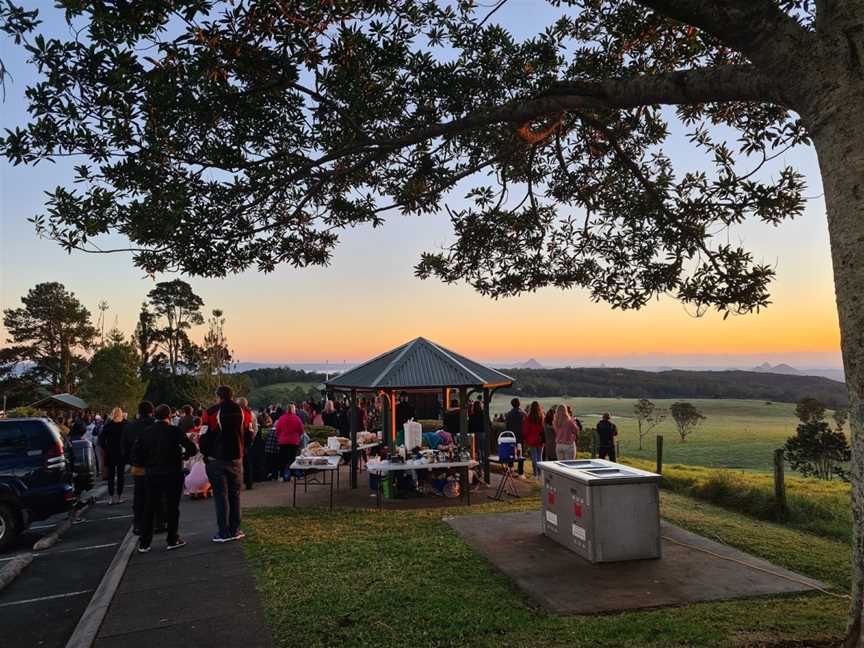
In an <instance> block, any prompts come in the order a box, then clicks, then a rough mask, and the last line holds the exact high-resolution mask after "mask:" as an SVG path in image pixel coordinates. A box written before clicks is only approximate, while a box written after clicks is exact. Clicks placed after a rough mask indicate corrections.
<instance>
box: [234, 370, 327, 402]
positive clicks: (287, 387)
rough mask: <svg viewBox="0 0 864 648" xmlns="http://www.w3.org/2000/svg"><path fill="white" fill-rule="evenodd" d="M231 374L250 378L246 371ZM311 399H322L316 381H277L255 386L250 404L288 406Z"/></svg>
mask: <svg viewBox="0 0 864 648" xmlns="http://www.w3.org/2000/svg"><path fill="white" fill-rule="evenodd" d="M231 376H232V377H235V376H236V377H237V378H239V379H242V380H246V381H248V380H249V378H248V375H247V374H245V373H242V374H231ZM251 384H254V383H251ZM310 399H313V400H316V401H318V400H320V399H321V392H319V391H318V390H317V389H316V388H315V384H314V383H306V384H303V383H301V384H295V383H275V384H272V385H264V386H263V387H254V388H252V389H250V392H249V405H250V407H252V408H256V409H257V408H261V407H267V406H268V405H282V406H287V405H288V403H295V404H296V405H299V404H300V403H302V402H303V401H304V400H310Z"/></svg>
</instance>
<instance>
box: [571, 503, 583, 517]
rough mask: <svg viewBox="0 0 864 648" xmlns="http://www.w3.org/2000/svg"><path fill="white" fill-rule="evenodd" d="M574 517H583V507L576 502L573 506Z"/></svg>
mask: <svg viewBox="0 0 864 648" xmlns="http://www.w3.org/2000/svg"><path fill="white" fill-rule="evenodd" d="M573 515H575V516H576V517H582V505H581V504H580V503H579V502H576V503H575V504H574V505H573Z"/></svg>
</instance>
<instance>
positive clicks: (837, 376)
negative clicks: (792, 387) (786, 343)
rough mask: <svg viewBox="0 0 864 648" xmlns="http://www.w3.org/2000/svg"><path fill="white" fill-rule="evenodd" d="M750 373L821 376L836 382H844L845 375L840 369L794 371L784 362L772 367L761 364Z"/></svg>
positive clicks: (767, 363) (767, 364)
mask: <svg viewBox="0 0 864 648" xmlns="http://www.w3.org/2000/svg"><path fill="white" fill-rule="evenodd" d="M750 371H755V372H756V373H771V374H780V375H783V376H821V377H823V378H830V379H831V380H836V381H838V382H846V375H845V374H844V373H843V370H842V369H830V368H828V369H796V368H795V367H793V366H791V365H788V364H786V363H785V362H783V363H780V364H775V365H772V364H771V363H770V362H763V363H762V364H760V365H759V366H758V367H753V368H752V369H751V370H750Z"/></svg>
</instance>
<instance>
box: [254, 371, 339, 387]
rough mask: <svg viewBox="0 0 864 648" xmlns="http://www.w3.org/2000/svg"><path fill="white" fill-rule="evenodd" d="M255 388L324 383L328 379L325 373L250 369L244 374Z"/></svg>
mask: <svg viewBox="0 0 864 648" xmlns="http://www.w3.org/2000/svg"><path fill="white" fill-rule="evenodd" d="M242 375H244V376H246V377H247V378H248V379H249V381H250V382H251V383H252V386H253V387H264V386H265V385H275V384H276V383H322V382H324V380H325V379H326V376H325V375H324V374H323V373H317V372H314V371H303V370H302V369H291V368H290V367H271V368H265V369H250V370H249V371H244V372H242Z"/></svg>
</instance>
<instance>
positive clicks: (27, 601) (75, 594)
mask: <svg viewBox="0 0 864 648" xmlns="http://www.w3.org/2000/svg"><path fill="white" fill-rule="evenodd" d="M92 591H93V590H92V589H91V590H81V591H80V592H68V593H66V594H53V595H51V596H40V597H39V598H32V599H24V600H23V601H10V602H9V603H0V608H4V607H10V606H12V605H28V604H30V603H38V602H39V601H50V600H51V599H59V598H68V597H70V596H80V595H81V594H89V593H90V592H92Z"/></svg>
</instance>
